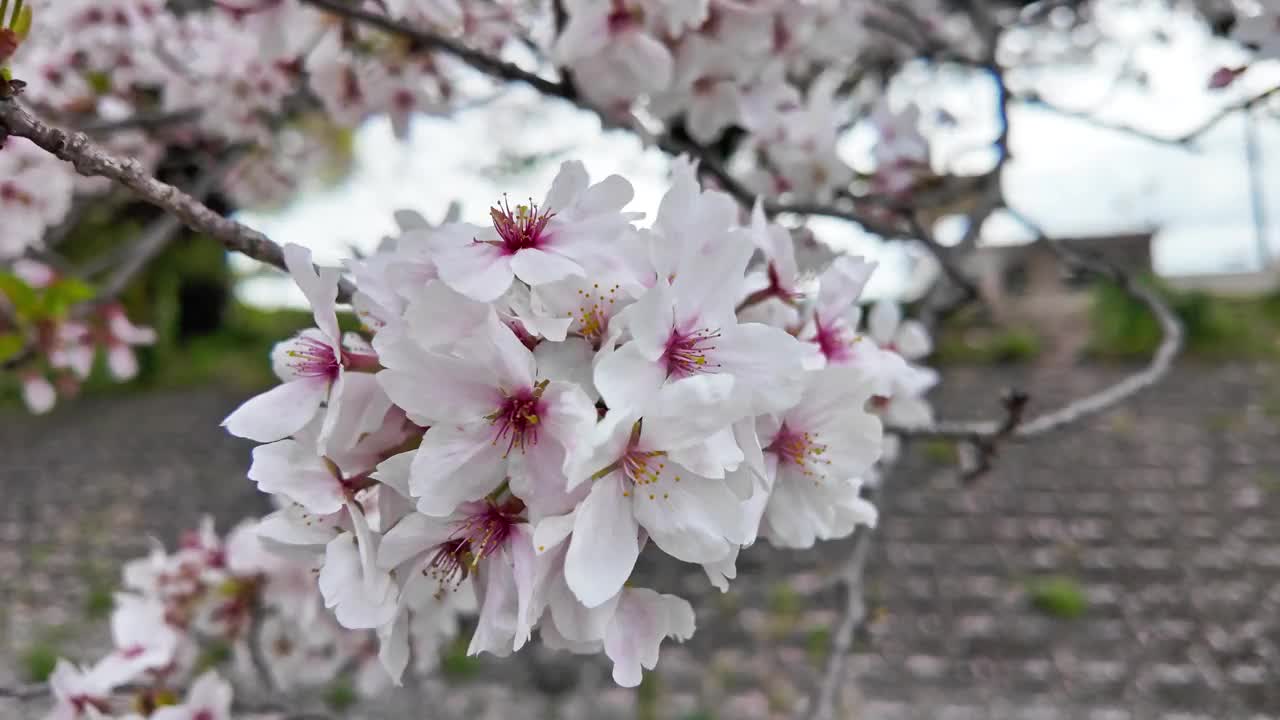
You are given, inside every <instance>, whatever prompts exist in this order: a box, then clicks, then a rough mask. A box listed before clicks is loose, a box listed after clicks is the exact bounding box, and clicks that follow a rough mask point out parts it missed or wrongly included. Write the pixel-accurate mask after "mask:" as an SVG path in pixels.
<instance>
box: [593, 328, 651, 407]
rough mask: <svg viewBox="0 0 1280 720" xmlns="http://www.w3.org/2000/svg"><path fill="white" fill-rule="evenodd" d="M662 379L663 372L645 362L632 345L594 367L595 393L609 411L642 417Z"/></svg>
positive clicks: (638, 349) (627, 345)
mask: <svg viewBox="0 0 1280 720" xmlns="http://www.w3.org/2000/svg"><path fill="white" fill-rule="evenodd" d="M666 379H667V371H666V369H665V368H663V367H662V365H661V364H660V363H659V362H656V361H654V360H650V359H648V358H646V357H645V356H644V355H643V354H642V352H641V350H640V348H639V347H638V346H637V345H636V344H635V343H634V342H632V343H627V344H626V345H623V346H622V347H620V348H618V350H617V351H615V352H613V353H610V354H608V355H606V356H605V357H603V358H601V360H600V362H599V363H597V364H596V370H595V385H596V389H597V390H599V391H600V397H602V398H603V399H604V402H605V405H607V406H608V407H609V408H610V410H615V409H616V410H622V409H629V410H635V411H637V412H640V413H643V412H644V411H645V410H646V409H647V408H648V407H650V406H651V404H652V403H653V402H654V400H655V398H656V397H657V394H658V390H659V388H661V387H662V385H663V383H664V382H666Z"/></svg>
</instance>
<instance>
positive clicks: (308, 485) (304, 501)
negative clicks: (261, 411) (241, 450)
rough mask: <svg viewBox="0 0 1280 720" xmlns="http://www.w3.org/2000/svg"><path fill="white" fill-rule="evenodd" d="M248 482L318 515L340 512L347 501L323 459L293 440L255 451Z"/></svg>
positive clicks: (282, 441)
mask: <svg viewBox="0 0 1280 720" xmlns="http://www.w3.org/2000/svg"><path fill="white" fill-rule="evenodd" d="M249 479H250V480H252V481H253V482H255V483H257V484H258V489H259V490H261V491H262V492H265V493H271V494H280V495H284V496H285V497H287V498H289V499H290V500H292V501H294V502H296V503H298V504H299V505H302V506H303V507H305V508H306V509H307V510H309V511H311V512H313V513H316V514H319V515H329V514H331V513H335V512H338V511H339V510H341V509H342V506H343V502H344V500H345V499H346V494H345V492H344V491H343V488H342V483H341V482H340V481H339V480H338V478H336V477H334V475H333V473H332V472H331V471H330V470H329V467H328V465H327V464H326V463H325V462H324V459H323V458H321V457H318V456H317V455H316V454H315V452H314V451H312V449H311V448H308V447H306V446H304V445H302V444H301V443H299V442H297V441H294V440H280V441H279V442H273V443H270V444H267V445H259V446H258V447H256V448H254V449H253V464H252V465H250V466H249Z"/></svg>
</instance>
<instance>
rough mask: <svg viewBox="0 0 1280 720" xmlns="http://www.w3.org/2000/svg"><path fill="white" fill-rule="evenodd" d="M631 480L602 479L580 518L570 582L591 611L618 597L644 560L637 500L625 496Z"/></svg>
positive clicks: (568, 574) (568, 575) (569, 558)
mask: <svg viewBox="0 0 1280 720" xmlns="http://www.w3.org/2000/svg"><path fill="white" fill-rule="evenodd" d="M625 482H626V481H625V480H624V479H622V478H621V476H620V475H619V474H618V473H614V474H612V475H610V476H608V477H605V478H602V479H600V480H597V481H596V484H595V486H594V487H592V488H591V494H590V495H587V499H586V500H583V501H582V504H581V505H580V506H578V511H577V514H576V515H575V516H574V523H573V537H572V538H571V539H570V540H569V553H568V555H567V556H566V557H565V580H566V581H567V582H568V583H569V589H570V590H573V594H574V595H576V596H577V597H578V600H580V601H582V604H583V605H586V606H587V607H589V608H591V607H596V606H598V605H601V604H603V603H604V602H605V601H607V600H608V599H609V598H611V597H613V596H614V595H616V594H617V593H618V591H619V590H621V589H622V586H623V584H624V583H625V582H626V581H627V578H628V577H631V571H632V569H634V568H635V565H636V559H637V558H639V557H640V542H639V539H638V537H637V532H638V527H637V526H636V520H635V517H634V516H633V515H632V510H631V498H629V497H627V496H626V495H624V494H623V484H624V483H625Z"/></svg>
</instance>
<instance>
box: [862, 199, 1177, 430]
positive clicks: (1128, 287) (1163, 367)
mask: <svg viewBox="0 0 1280 720" xmlns="http://www.w3.org/2000/svg"><path fill="white" fill-rule="evenodd" d="M1008 210H1009V213H1010V214H1011V215H1012V216H1013V217H1015V218H1017V219H1018V220H1019V221H1020V222H1022V223H1023V224H1025V225H1027V226H1028V227H1029V228H1031V229H1032V230H1033V231H1035V232H1036V233H1037V234H1038V238H1037V240H1036V241H1037V242H1043V243H1045V244H1046V245H1048V247H1049V248H1050V249H1051V250H1053V251H1054V252H1055V253H1056V254H1058V256H1059V257H1061V258H1062V260H1063V262H1064V263H1066V265H1067V266H1068V267H1069V268H1071V269H1073V270H1077V271H1081V272H1086V273H1089V274H1091V275H1095V276H1098V277H1101V278H1104V279H1107V280H1110V281H1112V282H1114V283H1116V284H1117V285H1119V286H1120V288H1121V289H1122V290H1124V291H1125V292H1127V293H1128V294H1129V295H1131V296H1132V297H1133V298H1135V299H1136V300H1138V301H1139V302H1141V303H1142V304H1143V305H1145V306H1146V307H1147V309H1148V310H1149V311H1150V312H1151V314H1152V315H1153V316H1155V318H1156V322H1158V323H1159V325H1160V332H1161V335H1162V337H1161V340H1160V345H1159V346H1158V347H1157V348H1156V351H1155V354H1154V355H1152V358H1151V361H1150V362H1149V363H1148V364H1147V366H1146V367H1144V368H1143V369H1142V370H1140V371H1138V372H1135V373H1133V374H1132V375H1129V376H1128V377H1126V378H1124V379H1123V380H1120V381H1119V382H1117V383H1115V384H1113V385H1109V386H1107V387H1106V388H1104V389H1102V390H1099V391H1098V392H1096V393H1093V394H1090V395H1086V396H1084V397H1081V398H1078V399H1076V400H1073V401H1071V402H1069V403H1067V404H1066V405H1063V406H1062V407H1059V408H1057V409H1055V410H1052V411H1050V412H1046V413H1042V414H1040V415H1037V416H1035V417H1033V418H1031V419H1029V420H1026V421H1025V422H1022V423H1020V424H1019V425H1018V426H1017V427H1016V428H1014V429H1013V430H1012V431H1007V430H1005V429H1004V424H1003V423H1002V422H1001V421H993V420H987V421H976V422H938V423H934V424H931V425H921V426H909V427H889V428H886V431H888V432H893V433H897V434H899V435H901V436H903V437H905V438H933V439H944V440H957V441H962V442H971V443H974V444H981V443H984V442H989V441H990V440H992V439H993V438H997V437H998V438H999V439H1001V440H1004V441H1010V442H1017V441H1024V440H1030V439H1032V438H1035V437H1039V436H1041V435H1045V434H1046V433H1049V432H1052V431H1055V430H1059V429H1062V428H1064V427H1066V426H1068V425H1073V424H1075V423H1077V422H1080V421H1081V420H1084V419H1086V418H1089V417H1091V416H1093V415H1096V414H1098V413H1100V412H1102V411H1103V410H1107V409H1109V408H1111V407H1114V406H1115V405H1117V404H1119V403H1120V402H1122V401H1124V400H1127V399H1129V398H1130V397H1132V396H1133V395H1135V394H1137V393H1138V392H1140V391H1142V390H1144V389H1146V388H1148V387H1150V386H1152V385H1155V384H1156V383H1158V382H1160V380H1162V379H1163V378H1164V377H1165V376H1166V375H1167V374H1168V373H1169V370H1170V368H1172V367H1173V361H1174V359H1175V358H1176V357H1177V356H1178V353H1179V352H1181V351H1182V347H1183V341H1184V336H1185V333H1184V330H1183V327H1182V321H1181V320H1179V319H1178V316H1177V314H1175V313H1174V312H1173V309H1172V308H1170V307H1169V304H1168V303H1167V302H1165V301H1164V299H1163V298H1161V297H1160V295H1159V294H1158V293H1156V292H1155V291H1154V290H1153V289H1151V288H1150V287H1148V286H1147V285H1145V284H1143V283H1140V282H1138V281H1137V280H1134V279H1133V278H1132V277H1130V276H1129V275H1128V274H1127V273H1125V272H1124V271H1122V270H1120V269H1119V268H1117V267H1114V266H1112V265H1110V264H1108V263H1106V262H1103V261H1101V260H1098V259H1095V258H1089V257H1085V256H1083V255H1081V254H1079V253H1077V252H1075V251H1073V250H1071V249H1070V248H1068V247H1066V245H1065V244H1064V243H1063V242H1062V241H1061V240H1058V239H1054V238H1050V237H1048V236H1046V235H1045V234H1044V233H1043V231H1041V230H1040V229H1039V227H1038V226H1036V225H1035V224H1034V223H1032V222H1031V221H1030V220H1028V219H1027V218H1026V217H1025V216H1023V215H1022V214H1021V213H1019V212H1017V211H1015V210H1013V209H1008Z"/></svg>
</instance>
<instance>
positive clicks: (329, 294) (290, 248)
mask: <svg viewBox="0 0 1280 720" xmlns="http://www.w3.org/2000/svg"><path fill="white" fill-rule="evenodd" d="M284 264H285V267H287V268H289V274H290V275H292V276H293V281H294V282H296V283H297V284H298V287H299V288H301V289H302V293H303V294H304V295H306V296H307V302H308V303H309V304H310V305H311V312H312V314H313V315H315V320H316V327H318V328H320V329H321V330H323V331H324V334H325V335H327V336H328V337H329V339H330V342H333V343H337V342H338V340H339V339H340V338H341V337H342V335H341V333H340V332H339V331H338V308H337V298H338V278H339V277H340V275H339V273H338V271H337V270H336V269H334V268H321V269H320V272H319V273H317V272H316V268H315V266H314V265H312V264H311V251H310V250H308V249H307V248H304V247H302V246H301V245H295V244H293V243H289V244H287V245H285V246H284Z"/></svg>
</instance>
